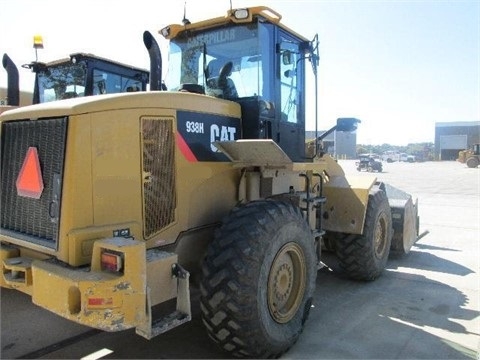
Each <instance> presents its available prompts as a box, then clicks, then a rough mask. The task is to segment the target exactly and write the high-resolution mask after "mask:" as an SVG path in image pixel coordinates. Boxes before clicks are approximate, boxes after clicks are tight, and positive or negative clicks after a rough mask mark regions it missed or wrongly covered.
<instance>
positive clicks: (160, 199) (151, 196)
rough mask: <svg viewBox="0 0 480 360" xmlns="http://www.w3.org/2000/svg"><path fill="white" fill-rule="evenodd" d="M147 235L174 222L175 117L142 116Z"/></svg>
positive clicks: (145, 226)
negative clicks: (173, 119) (154, 117)
mask: <svg viewBox="0 0 480 360" xmlns="http://www.w3.org/2000/svg"><path fill="white" fill-rule="evenodd" d="M142 133H143V171H144V173H146V174H147V178H146V179H145V180H144V185H143V211H144V236H145V238H149V237H150V236H152V235H154V234H155V233H156V232H158V231H159V230H161V229H163V228H164V227H165V226H167V225H168V224H170V223H172V222H173V221H174V219H175V218H174V215H175V204H176V195H175V171H174V170H175V169H174V154H175V153H174V134H173V131H172V121H171V120H161V119H152V118H143V119H142Z"/></svg>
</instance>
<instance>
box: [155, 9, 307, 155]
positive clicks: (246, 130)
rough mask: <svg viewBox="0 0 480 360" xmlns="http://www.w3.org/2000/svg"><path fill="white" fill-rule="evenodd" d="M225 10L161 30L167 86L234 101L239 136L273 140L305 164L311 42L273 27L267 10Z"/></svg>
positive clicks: (274, 19) (276, 18) (275, 18)
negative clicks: (237, 108) (238, 111)
mask: <svg viewBox="0 0 480 360" xmlns="http://www.w3.org/2000/svg"><path fill="white" fill-rule="evenodd" d="M239 11H242V12H244V14H245V17H244V18H240V17H237V16H236V14H237V13H238V12H239ZM228 14H229V16H230V18H229V17H228V16H227V17H226V18H225V17H222V18H217V19H213V20H212V21H211V23H210V24H201V23H197V24H191V25H186V26H183V25H182V26H180V25H171V26H169V27H167V28H165V29H163V30H162V31H161V33H162V35H163V36H165V37H166V38H168V39H170V52H169V68H168V74H167V78H166V79H165V83H166V86H167V88H168V89H169V90H186V91H189V90H188V89H195V90H196V91H195V92H203V93H205V94H207V95H211V96H214V97H217V98H222V99H227V100H231V101H235V102H237V103H239V104H240V105H241V108H242V138H243V139H273V140H274V141H275V142H276V143H277V144H278V145H279V146H280V147H281V148H282V150H283V151H284V152H285V153H286V154H287V155H288V156H289V157H290V159H291V160H292V161H295V162H303V161H305V61H304V60H305V59H306V58H308V56H309V55H311V54H312V51H313V50H312V47H311V43H310V42H309V41H308V40H306V39H304V38H302V37H300V36H299V35H297V34H296V33H294V32H293V31H290V30H289V29H288V28H286V27H285V26H283V25H281V24H280V18H281V16H280V15H279V14H277V13H275V12H273V10H271V9H268V8H264V7H257V8H248V9H240V10H230V11H229V13H228ZM199 89H200V91H198V90H199Z"/></svg>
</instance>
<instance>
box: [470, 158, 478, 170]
mask: <svg viewBox="0 0 480 360" xmlns="http://www.w3.org/2000/svg"><path fill="white" fill-rule="evenodd" d="M467 166H468V167H469V168H476V167H477V166H478V159H477V158H476V157H470V158H468V159H467Z"/></svg>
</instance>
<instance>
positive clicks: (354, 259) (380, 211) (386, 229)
mask: <svg viewBox="0 0 480 360" xmlns="http://www.w3.org/2000/svg"><path fill="white" fill-rule="evenodd" d="M392 236H393V228H392V214H391V211H390V206H389V204H388V198H387V195H386V193H385V191H383V190H380V189H378V188H376V189H373V190H372V191H371V192H370V195H369V198H368V205H367V214H366V216H365V225H364V228H363V234H362V235H356V234H348V235H347V234H345V236H341V237H339V238H337V241H336V244H335V249H336V253H337V256H338V258H339V260H340V267H341V268H342V269H343V270H344V271H345V272H346V273H347V274H348V276H349V277H351V278H353V279H357V280H374V279H375V278H377V277H378V276H379V275H380V274H381V273H382V271H383V270H384V269H385V266H386V264H387V260H388V255H389V253H390V245H391V242H392Z"/></svg>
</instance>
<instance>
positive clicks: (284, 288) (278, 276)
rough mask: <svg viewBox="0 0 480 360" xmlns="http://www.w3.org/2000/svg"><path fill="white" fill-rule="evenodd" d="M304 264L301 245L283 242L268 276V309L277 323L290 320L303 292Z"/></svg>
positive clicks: (305, 271) (304, 281)
mask: <svg viewBox="0 0 480 360" xmlns="http://www.w3.org/2000/svg"><path fill="white" fill-rule="evenodd" d="M306 274H307V270H306V266H305V261H304V255H303V251H302V249H301V247H300V246H299V245H298V244H296V243H293V242H292V243H288V244H285V245H284V246H283V247H282V248H281V249H280V251H279V252H278V253H277V255H276V256H275V259H274V260H273V263H272V266H271V268H270V274H269V276H268V309H269V311H270V314H271V316H272V317H273V319H274V320H275V321H276V322H278V323H286V322H288V321H290V320H291V319H292V318H293V316H294V315H295V314H296V313H297V311H298V308H299V306H300V304H301V302H302V299H303V294H304V293H305V283H306Z"/></svg>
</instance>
